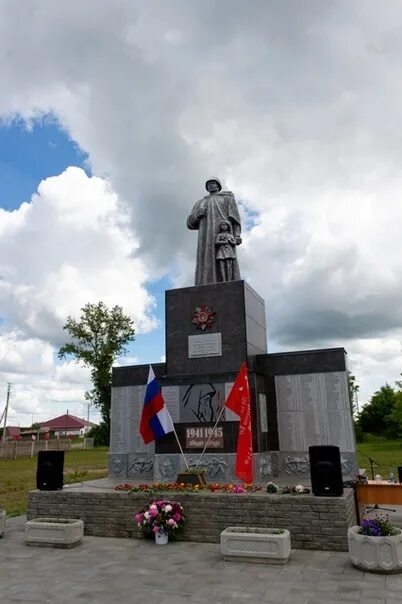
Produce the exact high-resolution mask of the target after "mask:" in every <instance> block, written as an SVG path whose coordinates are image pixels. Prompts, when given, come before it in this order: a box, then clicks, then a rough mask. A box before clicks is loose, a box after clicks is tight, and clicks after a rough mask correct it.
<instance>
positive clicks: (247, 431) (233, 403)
mask: <svg viewBox="0 0 402 604" xmlns="http://www.w3.org/2000/svg"><path fill="white" fill-rule="evenodd" d="M225 406H226V407H227V408H228V409H230V410H231V411H233V412H234V413H236V415H238V416H239V417H240V422H239V435H238V437H237V455H236V476H238V477H239V478H240V479H241V480H244V482H253V474H254V472H253V437H252V433H251V413H250V389H249V386H248V377H247V364H246V363H243V364H242V366H241V367H240V371H239V373H238V374H237V377H236V380H235V383H234V384H233V386H232V390H231V391H230V394H229V396H228V398H227V401H226V403H225Z"/></svg>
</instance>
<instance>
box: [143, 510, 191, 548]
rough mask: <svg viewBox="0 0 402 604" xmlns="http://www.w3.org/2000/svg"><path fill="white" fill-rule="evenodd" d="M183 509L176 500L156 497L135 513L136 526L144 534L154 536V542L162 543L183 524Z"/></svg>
mask: <svg viewBox="0 0 402 604" xmlns="http://www.w3.org/2000/svg"><path fill="white" fill-rule="evenodd" d="M183 512H184V509H183V506H182V505H181V504H180V503H178V502H177V501H167V500H164V499H158V500H156V501H153V502H152V503H148V504H147V505H146V506H145V508H144V509H143V510H140V511H139V512H137V514H136V515H135V520H136V522H137V526H138V527H139V528H140V529H141V530H142V532H143V533H144V535H145V536H148V537H149V536H152V535H154V536H155V543H157V544H158V545H164V544H166V543H167V542H168V539H169V536H170V537H172V536H173V535H174V533H175V531H176V530H177V529H179V528H181V527H182V526H183V525H184V514H183Z"/></svg>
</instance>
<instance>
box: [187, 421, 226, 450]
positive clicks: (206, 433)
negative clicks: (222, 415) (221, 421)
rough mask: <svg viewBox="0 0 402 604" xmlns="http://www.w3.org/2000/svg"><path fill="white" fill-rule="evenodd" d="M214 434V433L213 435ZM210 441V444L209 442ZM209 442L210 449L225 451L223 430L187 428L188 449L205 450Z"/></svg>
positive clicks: (219, 428)
mask: <svg viewBox="0 0 402 604" xmlns="http://www.w3.org/2000/svg"><path fill="white" fill-rule="evenodd" d="M212 432H213V433H212ZM208 439H210V440H209V442H208ZM207 442H208V449H223V428H222V426H217V427H216V428H215V430H214V428H213V427H208V426H196V427H194V426H193V427H186V448H187V449H201V450H202V449H203V448H204V447H205V445H206V444H207Z"/></svg>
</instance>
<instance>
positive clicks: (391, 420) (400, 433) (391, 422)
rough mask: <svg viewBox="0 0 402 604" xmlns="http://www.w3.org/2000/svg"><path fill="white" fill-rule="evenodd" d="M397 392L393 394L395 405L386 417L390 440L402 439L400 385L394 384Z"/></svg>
mask: <svg viewBox="0 0 402 604" xmlns="http://www.w3.org/2000/svg"><path fill="white" fill-rule="evenodd" d="M396 384H397V386H399V388H400V389H399V390H398V391H397V392H395V404H394V408H393V409H392V411H391V413H390V414H389V415H388V417H387V427H388V429H387V433H388V436H390V437H391V438H402V390H401V388H402V384H401V382H396Z"/></svg>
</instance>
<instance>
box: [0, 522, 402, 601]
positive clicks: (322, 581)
mask: <svg viewBox="0 0 402 604" xmlns="http://www.w3.org/2000/svg"><path fill="white" fill-rule="evenodd" d="M23 529H24V518H15V519H10V520H8V527H7V531H6V534H5V536H4V538H3V539H0V603H1V604H12V603H13V604H18V603H19V604H21V603H22V602H27V603H35V604H44V603H51V604H76V603H80V604H90V603H93V604H95V603H96V604H114V603H115V602H116V603H117V604H137V603H140V602H141V603H142V604H182V603H197V602H208V603H212V604H224V603H225V604H226V603H227V602H232V603H235V604H236V603H237V604H241V603H245V602H247V603H254V602H255V603H259V602H261V603H272V604H273V603H277V604H279V603H280V604H331V603H333V602H338V603H339V602H345V604H348V603H352V602H358V603H359V604H360V603H361V604H363V603H364V604H375V603H377V604H402V574H401V575H388V576H385V575H373V574H369V573H362V572H360V571H358V570H356V569H354V568H353V567H352V566H351V565H350V563H349V560H348V555H347V554H345V553H339V552H334V553H332V552H309V551H306V550H297V551H294V552H292V557H291V560H290V561H289V563H288V564H287V565H286V566H283V567H282V566H270V565H257V564H243V563H233V562H223V561H222V560H221V559H220V556H219V546H218V545H211V544H199V543H197V544H192V543H170V544H169V545H167V546H164V547H158V546H156V545H155V544H154V543H152V542H150V541H146V540H136V539H107V538H101V537H84V541H83V543H82V544H81V545H80V546H78V547H77V548H75V549H72V550H60V549H50V548H49V549H48V548H37V547H27V546H26V545H25V543H24V533H23Z"/></svg>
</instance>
